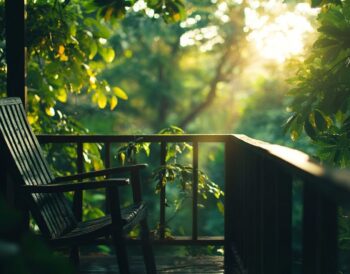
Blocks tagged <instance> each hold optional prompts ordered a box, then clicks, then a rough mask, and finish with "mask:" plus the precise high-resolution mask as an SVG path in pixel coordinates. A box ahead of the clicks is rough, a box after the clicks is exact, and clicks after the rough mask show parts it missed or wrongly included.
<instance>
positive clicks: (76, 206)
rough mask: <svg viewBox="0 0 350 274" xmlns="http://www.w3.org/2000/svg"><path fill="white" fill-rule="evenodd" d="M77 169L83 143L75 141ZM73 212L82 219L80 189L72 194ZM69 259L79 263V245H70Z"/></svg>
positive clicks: (80, 171) (79, 170) (81, 170)
mask: <svg viewBox="0 0 350 274" xmlns="http://www.w3.org/2000/svg"><path fill="white" fill-rule="evenodd" d="M76 153H77V171H78V173H82V172H83V169H84V161H83V143H82V142H78V143H77V150H76ZM73 212H74V215H75V217H76V218H77V220H78V221H82V219H83V192H82V191H81V190H79V191H75V192H74V196H73ZM69 257H70V260H71V261H72V262H74V263H75V264H77V263H79V246H72V248H71V249H70V255H69Z"/></svg>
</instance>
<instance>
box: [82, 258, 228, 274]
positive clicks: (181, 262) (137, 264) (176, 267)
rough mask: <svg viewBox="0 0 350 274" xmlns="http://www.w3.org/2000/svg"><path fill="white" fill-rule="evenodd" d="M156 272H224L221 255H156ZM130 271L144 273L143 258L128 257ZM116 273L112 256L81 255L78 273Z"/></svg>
mask: <svg viewBox="0 0 350 274" xmlns="http://www.w3.org/2000/svg"><path fill="white" fill-rule="evenodd" d="M156 263H157V270H158V271H157V273H159V274H162V273H173V274H180V273H198V274H199V273H203V274H208V273H216V274H221V273H224V258H223V256H196V257H165V256H157V257H156ZM130 268H131V273H137V274H139V273H140V274H142V273H145V269H144V263H143V258H142V257H141V256H133V257H131V258H130ZM102 273H103V274H112V273H113V274H116V273H119V271H118V265H117V261H116V258H115V257H114V256H98V257H95V256H86V257H82V259H81V264H80V268H79V274H102Z"/></svg>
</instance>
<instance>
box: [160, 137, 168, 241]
mask: <svg viewBox="0 0 350 274" xmlns="http://www.w3.org/2000/svg"><path fill="white" fill-rule="evenodd" d="M166 146H167V143H166V142H161V145H160V165H161V166H165V164H166V154H167V149H166ZM163 175H164V176H165V174H163ZM160 184H162V182H160ZM165 200H166V195H165V185H161V188H160V207H159V208H160V220H159V235H160V238H161V239H164V237H165Z"/></svg>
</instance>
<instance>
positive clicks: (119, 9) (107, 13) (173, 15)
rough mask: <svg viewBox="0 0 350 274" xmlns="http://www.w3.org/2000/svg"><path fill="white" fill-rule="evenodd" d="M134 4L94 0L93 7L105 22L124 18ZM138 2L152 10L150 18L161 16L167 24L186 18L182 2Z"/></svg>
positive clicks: (131, 0) (128, 1)
mask: <svg viewBox="0 0 350 274" xmlns="http://www.w3.org/2000/svg"><path fill="white" fill-rule="evenodd" d="M136 2H137V1H135V0H94V3H95V5H96V6H98V7H99V10H98V13H99V15H100V16H102V17H103V18H105V19H106V20H109V19H110V18H113V17H116V18H124V16H125V15H126V13H127V12H128V10H130V9H131V8H132V7H133V6H134V4H135V3H136ZM139 2H142V4H144V5H145V6H146V7H147V8H149V9H151V10H152V13H151V14H152V17H155V18H159V17H160V16H161V17H162V18H163V19H164V21H165V22H168V23H170V22H177V21H179V20H181V19H184V18H185V16H186V12H185V5H184V1H183V0H144V1H139ZM139 4H140V3H139ZM149 14H150V13H149Z"/></svg>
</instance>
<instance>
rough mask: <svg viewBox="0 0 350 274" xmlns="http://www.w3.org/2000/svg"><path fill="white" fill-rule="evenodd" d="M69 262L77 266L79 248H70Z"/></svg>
mask: <svg viewBox="0 0 350 274" xmlns="http://www.w3.org/2000/svg"><path fill="white" fill-rule="evenodd" d="M69 261H70V262H71V263H72V264H73V265H74V266H77V265H79V262H80V258H79V246H72V247H71V249H70V251H69Z"/></svg>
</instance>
